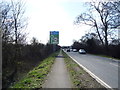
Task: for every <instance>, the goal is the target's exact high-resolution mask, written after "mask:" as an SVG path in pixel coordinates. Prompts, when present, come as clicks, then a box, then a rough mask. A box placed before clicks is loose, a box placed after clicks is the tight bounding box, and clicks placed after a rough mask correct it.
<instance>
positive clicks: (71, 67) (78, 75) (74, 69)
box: [62, 51, 104, 88]
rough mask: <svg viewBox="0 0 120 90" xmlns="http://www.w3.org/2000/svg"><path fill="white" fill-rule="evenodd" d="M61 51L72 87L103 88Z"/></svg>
mask: <svg viewBox="0 0 120 90" xmlns="http://www.w3.org/2000/svg"><path fill="white" fill-rule="evenodd" d="M62 53H63V55H64V60H65V63H66V66H67V69H68V71H69V74H70V77H71V80H72V83H73V88H104V87H103V86H102V85H101V84H99V83H98V82H97V81H96V80H95V79H93V78H92V77H91V76H90V75H89V74H88V73H87V72H86V71H84V70H83V69H82V68H81V67H80V66H79V65H78V64H77V63H75V62H74V61H73V60H72V59H71V58H70V57H69V56H68V55H67V54H66V53H65V52H64V51H62Z"/></svg>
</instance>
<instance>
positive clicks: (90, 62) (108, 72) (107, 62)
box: [66, 52, 120, 88]
mask: <svg viewBox="0 0 120 90" xmlns="http://www.w3.org/2000/svg"><path fill="white" fill-rule="evenodd" d="M66 53H67V54H68V55H70V56H71V57H72V58H74V59H75V60H76V61H77V62H78V63H80V64H82V65H83V66H84V67H86V68H87V69H88V70H89V71H91V72H92V73H93V74H95V75H96V76H97V77H99V78H100V79H101V80H102V81H104V82H105V83H106V84H107V85H109V86H110V87H112V88H118V76H119V77H120V66H119V65H118V64H120V62H119V61H117V60H112V59H110V58H106V57H100V56H95V55H91V54H79V53H78V52H66ZM118 68H119V69H118ZM118 72H119V74H118ZM119 84H120V83H119Z"/></svg>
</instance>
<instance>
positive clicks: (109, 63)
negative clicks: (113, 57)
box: [109, 63, 119, 67]
mask: <svg viewBox="0 0 120 90" xmlns="http://www.w3.org/2000/svg"><path fill="white" fill-rule="evenodd" d="M109 64H111V65H114V66H116V67H119V66H118V65H117V64H113V63H109Z"/></svg>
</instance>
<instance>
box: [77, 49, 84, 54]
mask: <svg viewBox="0 0 120 90" xmlns="http://www.w3.org/2000/svg"><path fill="white" fill-rule="evenodd" d="M78 52H79V53H80V54H86V51H85V50H84V49H80V50H79V51H78Z"/></svg>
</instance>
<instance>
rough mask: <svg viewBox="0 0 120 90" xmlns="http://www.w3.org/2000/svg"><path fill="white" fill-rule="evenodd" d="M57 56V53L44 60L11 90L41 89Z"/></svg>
mask: <svg viewBox="0 0 120 90" xmlns="http://www.w3.org/2000/svg"><path fill="white" fill-rule="evenodd" d="M57 55H58V52H56V53H54V54H52V55H50V56H49V57H48V58H46V59H44V60H43V61H42V62H40V64H39V65H38V66H37V67H35V68H34V69H33V70H31V71H30V72H29V73H27V75H26V76H25V77H24V78H23V79H21V80H20V81H19V82H17V83H16V84H15V85H13V86H12V87H11V88H42V84H43V83H44V81H45V79H46V76H47V74H48V73H49V71H50V69H51V67H52V65H53V63H54V60H55V56H57Z"/></svg>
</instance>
